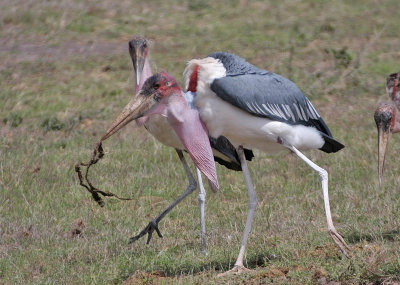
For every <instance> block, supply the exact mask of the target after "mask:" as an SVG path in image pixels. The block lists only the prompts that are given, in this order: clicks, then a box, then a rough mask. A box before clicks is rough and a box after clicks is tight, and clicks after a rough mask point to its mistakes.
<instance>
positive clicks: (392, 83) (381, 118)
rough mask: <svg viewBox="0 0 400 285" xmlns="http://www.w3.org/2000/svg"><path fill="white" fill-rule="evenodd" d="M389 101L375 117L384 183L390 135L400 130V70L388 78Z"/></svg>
mask: <svg viewBox="0 0 400 285" xmlns="http://www.w3.org/2000/svg"><path fill="white" fill-rule="evenodd" d="M386 92H387V93H388V95H389V97H390V99H391V100H390V101H389V102H384V103H382V104H380V105H379V106H378V108H377V109H376V111H375V114H374V119H375V123H376V127H377V128H378V178H379V184H380V185H381V184H382V179H383V170H384V166H385V158H386V151H387V147H388V144H389V140H390V136H391V134H392V133H393V134H394V133H398V132H400V72H397V73H393V74H390V75H389V76H388V78H387V80H386Z"/></svg>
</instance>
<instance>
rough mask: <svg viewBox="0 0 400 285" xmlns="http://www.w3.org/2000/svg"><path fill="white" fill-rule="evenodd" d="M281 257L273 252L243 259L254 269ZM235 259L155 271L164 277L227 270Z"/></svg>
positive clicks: (248, 266) (246, 264)
mask: <svg viewBox="0 0 400 285" xmlns="http://www.w3.org/2000/svg"><path fill="white" fill-rule="evenodd" d="M279 259H281V256H280V255H277V254H274V253H260V254H257V255H254V256H250V257H249V256H248V257H247V258H246V260H245V266H246V267H247V268H249V269H255V268H257V267H260V266H266V265H267V263H269V262H270V261H274V260H279ZM234 262H235V260H233V261H232V260H228V261H221V260H214V261H211V262H204V263H200V264H197V265H194V264H192V263H190V264H189V263H188V264H181V265H180V267H179V270H176V268H174V267H171V268H169V267H163V268H158V269H157V272H158V273H159V274H160V275H161V276H164V277H176V276H177V275H193V274H196V273H200V272H205V271H210V270H215V271H221V272H224V271H227V270H229V269H232V268H233V265H234Z"/></svg>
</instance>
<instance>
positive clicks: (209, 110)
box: [116, 52, 350, 273]
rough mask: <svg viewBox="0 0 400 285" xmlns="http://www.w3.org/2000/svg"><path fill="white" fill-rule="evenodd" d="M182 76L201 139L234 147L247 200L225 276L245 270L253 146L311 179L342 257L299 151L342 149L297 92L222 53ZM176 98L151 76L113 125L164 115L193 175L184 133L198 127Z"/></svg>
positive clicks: (160, 77) (176, 92)
mask: <svg viewBox="0 0 400 285" xmlns="http://www.w3.org/2000/svg"><path fill="white" fill-rule="evenodd" d="M184 77H185V85H186V86H187V88H188V90H189V91H191V92H195V93H196V96H195V105H196V107H197V108H198V111H199V116H200V117H201V122H202V123H204V124H205V126H206V127H207V130H208V132H209V135H211V136H213V137H218V136H220V135H224V136H226V137H227V138H228V139H229V140H230V141H231V142H232V143H233V144H234V145H235V146H236V148H237V152H238V154H239V159H240V162H241V165H242V170H243V173H244V176H245V181H246V186H247V190H248V194H249V198H250V201H249V211H248V214H247V220H246V225H245V230H244V234H243V239H242V244H241V247H240V251H239V255H238V258H237V260H236V262H235V265H234V268H233V269H232V270H231V271H229V273H240V272H242V271H244V270H246V268H245V267H244V265H243V258H244V253H245V247H246V243H247V238H248V235H249V233H250V228H251V224H252V221H253V216H254V211H255V208H256V205H257V196H256V193H255V191H254V187H253V183H252V181H251V178H250V172H249V170H248V167H247V162H246V159H245V155H244V151H243V148H244V147H256V148H258V149H260V150H262V151H266V152H269V153H278V152H280V151H282V150H289V151H291V152H293V153H294V154H296V155H297V156H298V157H299V158H301V159H302V160H303V161H304V162H306V164H307V165H309V166H310V167H311V168H312V169H313V170H315V171H316V172H317V173H318V174H319V177H320V179H321V182H322V192H323V199H324V205H325V212H326V219H327V223H328V230H329V233H330V235H331V237H332V238H333V240H334V242H335V243H336V245H337V246H338V247H339V248H340V250H341V251H342V252H343V254H345V255H346V256H348V253H347V250H350V249H349V247H348V246H347V244H346V242H345V241H344V240H343V238H342V236H341V235H340V234H339V233H338V232H337V230H336V229H335V227H334V225H333V221H332V217H331V211H330V206H329V197H328V173H327V172H326V170H324V169H323V168H321V167H319V166H318V165H316V164H315V163H314V162H312V161H311V160H309V159H308V158H307V157H306V156H304V155H303V154H302V153H301V152H300V151H299V149H301V150H307V149H320V150H322V151H324V152H328V153H330V152H336V151H338V150H340V149H342V148H343V147H344V146H343V145H342V144H341V143H339V142H338V141H336V140H335V139H334V138H333V137H332V134H331V132H330V131H329V129H328V127H327V126H326V124H325V122H324V121H323V120H322V118H321V117H320V115H319V114H318V112H317V111H316V110H315V108H314V107H313V106H312V104H311V102H310V101H309V100H308V99H307V98H306V97H305V96H304V95H303V93H302V92H301V91H300V89H298V87H297V86H296V85H295V84H294V83H293V82H291V81H290V80H288V79H286V78H284V77H282V76H280V75H277V74H274V73H271V72H268V71H266V70H262V69H259V68H256V67H255V66H253V65H251V64H249V63H247V62H246V61H245V60H244V59H242V58H240V57H238V56H236V55H233V54H228V53H223V52H218V53H213V54H211V55H210V56H208V57H207V58H205V59H200V60H191V61H190V62H189V63H188V65H187V67H186V69H185V72H184ZM182 99H183V95H182V92H181V90H180V88H179V85H178V84H177V82H176V80H175V79H174V78H173V77H172V76H170V75H169V74H166V73H160V74H156V75H154V76H152V77H150V78H149V79H148V80H147V81H146V83H145V84H144V86H143V88H142V91H141V92H140V93H139V95H138V96H137V97H136V98H135V99H134V100H132V101H131V102H130V103H129V104H128V105H127V106H126V107H125V108H124V110H123V112H122V114H123V115H121V116H120V119H119V120H120V121H121V123H118V124H122V125H124V124H127V123H129V122H130V121H131V120H135V119H138V118H140V117H145V118H146V117H148V116H151V115H153V114H162V115H164V116H165V117H167V120H168V122H169V123H170V124H171V125H172V126H173V127H174V130H175V131H176V133H177V134H178V136H179V138H180V139H181V140H182V141H186V145H189V147H188V148H187V150H188V152H189V154H190V155H191V157H192V159H193V161H194V162H195V164H196V166H197V167H199V168H201V167H202V162H201V161H198V160H196V159H194V157H193V154H194V153H193V151H197V150H198V148H194V147H190V144H191V143H193V141H190V142H188V141H187V140H192V139H193V138H192V137H191V136H188V135H187V134H189V133H191V134H194V133H196V132H198V131H199V126H198V124H197V125H196V124H193V123H192V122H190V121H188V120H186V119H185V116H186V114H187V112H188V111H189V109H188V107H187V106H185V104H183V103H182V101H183V100H182ZM118 124H117V123H116V125H118ZM178 127H179V128H181V129H178ZM182 129H183V130H184V131H182ZM204 146H205V147H206V145H204ZM203 169H204V167H203Z"/></svg>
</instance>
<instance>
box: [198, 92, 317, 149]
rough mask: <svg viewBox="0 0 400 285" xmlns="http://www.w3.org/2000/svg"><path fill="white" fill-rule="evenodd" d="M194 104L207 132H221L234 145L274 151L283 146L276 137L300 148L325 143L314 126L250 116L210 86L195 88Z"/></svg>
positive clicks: (310, 147) (218, 134)
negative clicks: (223, 98) (218, 95)
mask: <svg viewBox="0 0 400 285" xmlns="http://www.w3.org/2000/svg"><path fill="white" fill-rule="evenodd" d="M207 89H208V90H207ZM195 104H196V106H197V107H198V108H199V111H200V117H201V119H202V120H203V122H204V123H205V124H206V126H207V129H208V131H209V133H210V135H211V136H212V137H218V136H220V135H224V136H225V137H227V138H228V139H229V140H230V141H231V143H232V144H233V145H234V146H235V147H237V146H239V145H242V146H244V147H247V148H257V149H259V150H262V151H265V152H269V153H277V152H279V151H282V150H284V149H286V148H285V147H284V146H283V145H282V144H281V143H279V142H278V141H279V140H281V141H283V142H284V143H285V144H288V145H292V146H294V147H296V148H298V149H302V150H306V149H318V148H320V147H322V146H323V144H324V140H323V139H322V137H321V135H320V134H319V132H318V131H317V130H316V129H315V128H313V127H305V126H302V125H295V126H294V125H289V124H286V123H282V122H277V121H271V120H269V119H267V118H261V117H257V116H253V115H251V114H249V113H248V112H245V111H242V110H241V109H239V108H237V107H235V106H233V105H231V104H229V103H227V102H225V101H223V100H222V99H220V98H219V97H217V96H216V95H215V94H214V93H213V92H212V91H211V90H210V89H209V88H203V89H201V90H198V92H197V97H196V101H195Z"/></svg>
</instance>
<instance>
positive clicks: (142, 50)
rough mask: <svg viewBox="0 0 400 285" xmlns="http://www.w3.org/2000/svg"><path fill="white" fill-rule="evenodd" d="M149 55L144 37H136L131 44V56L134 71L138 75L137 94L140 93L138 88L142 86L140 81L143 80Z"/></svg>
mask: <svg viewBox="0 0 400 285" xmlns="http://www.w3.org/2000/svg"><path fill="white" fill-rule="evenodd" d="M147 53H148V43H147V40H146V39H145V38H143V37H140V36H138V37H135V38H134V39H133V40H131V41H130V42H129V54H130V56H131V59H132V64H133V69H134V70H135V74H136V88H135V89H136V92H137V91H138V89H139V88H138V86H139V85H140V83H141V82H140V79H141V78H142V73H143V69H144V65H145V61H146V58H147Z"/></svg>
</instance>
